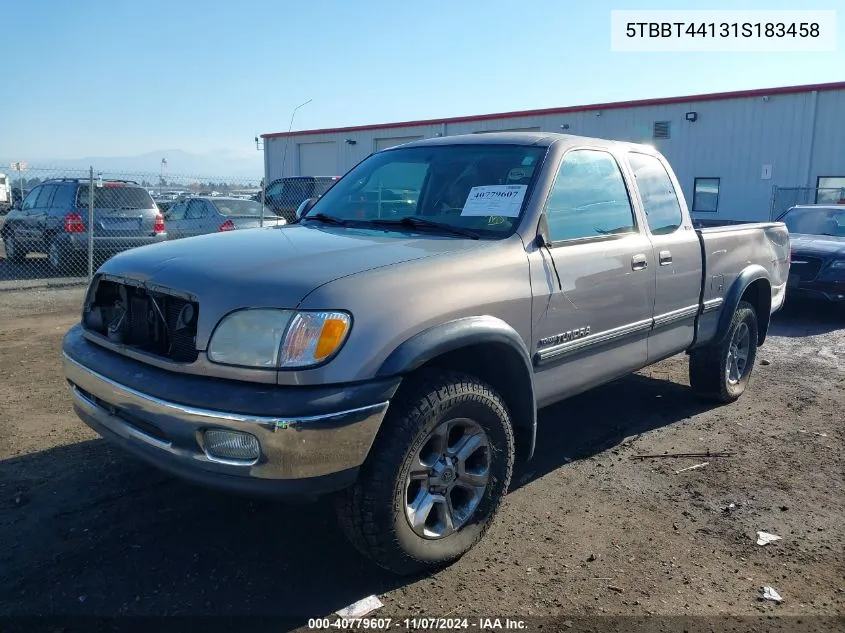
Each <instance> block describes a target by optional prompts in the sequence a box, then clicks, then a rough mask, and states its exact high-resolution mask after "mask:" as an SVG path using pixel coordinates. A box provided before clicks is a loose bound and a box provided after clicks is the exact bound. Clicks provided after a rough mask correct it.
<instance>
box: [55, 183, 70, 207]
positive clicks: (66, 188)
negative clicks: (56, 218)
mask: <svg viewBox="0 0 845 633" xmlns="http://www.w3.org/2000/svg"><path fill="white" fill-rule="evenodd" d="M73 191H74V187H73V185H60V186H58V187H56V195H54V196H53V202H52V203H51V204H50V206H51V207H61V208H62V209H67V208H69V207H70V206H71V205H73Z"/></svg>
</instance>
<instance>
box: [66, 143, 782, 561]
mask: <svg viewBox="0 0 845 633" xmlns="http://www.w3.org/2000/svg"><path fill="white" fill-rule="evenodd" d="M388 176H389V180H390V184H391V186H393V187H394V188H396V189H397V190H401V191H405V192H414V191H416V192H419V195H415V196H414V199H415V200H416V204H414V205H412V206H407V207H406V208H405V211H404V213H405V215H403V216H398V217H397V216H394V217H390V218H384V217H381V218H380V217H378V216H377V215H376V211H375V210H371V212H370V216H369V217H358V211H359V209H360V201H359V198H360V192H361V191H363V190H368V189H371V188H372V187H373V186H375V184H376V183H384V182H385V181H386V180H388ZM309 204H311V203H310V202H307V201H306V202H303V204H302V205H301V210H300V211H299V213H300V219H299V221H298V222H297V223H296V224H293V225H291V226H287V227H284V228H283V229H281V230H265V231H235V232H230V233H226V234H216V235H207V236H203V237H198V238H195V239H191V240H184V241H179V242H169V243H165V244H158V245H155V246H151V247H148V248H142V249H136V250H134V251H130V252H127V253H122V254H120V255H118V256H116V257H114V258H112V259H111V260H109V261H108V262H106V263H105V264H104V265H103V267H102V268H101V269H100V271H99V272H98V273H97V275H96V276H95V278H94V280H93V282H92V283H91V285H90V287H89V289H88V292H87V297H86V299H85V305H86V310H85V313H84V315H85V316H84V319H83V321H82V322H81V323H80V324H78V325H76V326H74V327H73V328H72V329H71V330H70V331H69V332H68V333H67V334H66V336H65V338H64V342H63V349H64V372H65V375H66V377H67V379H68V381H69V383H70V386H71V389H72V393H73V398H74V407H75V410H76V412H77V413H78V415H79V416H80V417H81V418H82V420H84V421H85V422H86V423H87V424H88V425H90V426H91V427H92V428H93V429H95V430H96V431H98V432H99V433H100V434H101V435H102V436H104V437H106V438H108V439H110V440H111V441H113V442H114V443H116V444H118V445H120V446H122V447H123V448H125V449H127V450H128V451H130V452H132V453H134V454H136V455H137V456H138V457H140V458H142V459H144V460H146V461H148V462H149V463H151V464H153V465H155V466H157V467H158V468H161V469H163V470H165V471H169V472H171V473H174V474H176V475H178V476H180V477H183V478H185V479H187V480H191V481H194V482H198V483H201V484H204V485H208V486H213V487H217V488H220V489H226V490H230V491H237V492H242V493H250V494H268V495H280V496H281V495H302V494H312V495H322V494H329V493H338V494H337V495H336V497H335V498H336V502H337V508H338V513H339V519H340V522H341V525H342V526H343V528H344V529H345V530H346V532H347V534H348V535H349V537H350V539H351V541H352V543H354V544H355V545H356V546H357V547H358V548H359V549H360V550H361V551H362V552H363V553H365V554H366V555H368V556H370V557H371V558H372V559H373V560H375V561H376V562H377V563H378V564H379V565H381V566H383V567H385V568H387V569H389V570H391V571H393V572H396V573H416V572H419V571H422V570H426V569H430V568H436V567H438V566H441V565H444V564H447V563H449V562H451V561H454V560H455V559H457V558H458V557H460V556H461V555H462V554H463V553H464V552H466V551H467V550H469V549H470V548H471V547H472V546H473V545H474V544H475V543H477V542H478V541H479V540H480V539H481V538H482V537H483V535H484V533H485V532H486V530H487V529H488V527H489V526H490V525H491V522H492V521H493V519H494V517H495V515H496V512H497V510H498V508H499V506H500V504H501V502H502V499H503V497H504V495H505V492H506V491H507V489H508V485H509V483H510V479H511V474H512V472H513V465H514V460H515V455H516V454H517V451H519V453H520V454H521V455H523V456H524V457H526V458H530V457H531V456H532V454H533V452H534V447H535V442H536V437H537V435H536V426H537V410H538V409H539V408H540V407H544V406H546V405H549V404H552V403H554V402H557V401H559V400H563V399H565V398H568V397H570V396H572V395H574V394H577V393H579V392H582V391H584V390H586V389H589V388H591V387H594V386H596V385H599V384H602V383H606V382H609V381H611V380H614V379H616V378H619V377H621V376H624V375H625V374H628V373H630V372H634V371H636V370H638V369H641V368H643V367H646V366H648V365H650V364H652V363H655V362H658V361H660V360H662V359H664V358H667V357H669V356H673V355H675V354H679V353H684V352H686V353H687V354H688V355H689V377H690V383H691V386H692V390H693V391H694V392H695V393H697V394H698V395H700V396H702V397H705V398H707V399H710V400H712V401H714V402H717V403H729V402H732V401H735V400H736V399H738V398H739V397H740V396H741V395H742V394H743V392H744V391H745V389H746V387H747V385H748V383H749V380H750V378H751V374H752V371H753V368H754V365H755V359H756V353H757V348H758V347H759V346H761V345H763V343H764V341H765V340H766V335H767V332H768V329H769V322H770V315H771V314H772V313H773V312H774V311H776V310H778V309H779V308H780V307H781V305H782V303H783V298H784V292H785V288H786V278H787V274H788V270H789V236H788V233H787V230H786V227H785V226H784V225H783V224H782V223H777V222H766V223H759V224H746V225H738V226H729V227H717V228H712V229H703V230H698V231H697V230H694V229H693V226H692V221H691V219H690V216H689V212H688V210H687V206H686V202H685V200H684V196H683V194H682V192H681V187H680V186H679V184H678V181H677V179H676V178H675V176H674V174H673V172H672V170H671V168H670V167H669V165H668V163H667V162H666V160H665V159H664V157H663V156H662V155H661V154H659V153H658V152H657V151H656V150H654V149H653V148H651V147H648V146H644V145H636V144H631V143H618V142H611V141H606V140H600V139H590V138H582V137H575V136H566V135H558V134H541V133H492V134H484V135H464V136H451V137H444V138H438V139H428V140H423V141H417V142H413V143H410V144H407V145H403V146H401V147H395V148H391V149H387V150H384V151H381V152H378V153H375V154H373V155H371V156H370V157H368V158H366V159H365V160H364V161H362V162H361V163H360V164H358V165H357V166H356V167H355V168H353V169H352V170H351V171H350V173H349V174H347V175H346V176H344V177H343V178H342V179H341V180H340V181H339V182H338V183H336V184H335V185H334V186H333V187H332V188H331V189H330V190H329V191H328V192H327V193H325V194H324V195H323V196H322V197H321V198H320V199H318V200H317V201H316V202H314V203H313V204H312V206H311V208H310V210H308V211H307V212H304V209H305V208H306V207H307V206H308V205H309ZM148 314H158V315H159V317H158V318H157V319H153V320H148V319H147V318H146V315H148ZM655 406H659V405H657V404H655ZM660 406H663V405H660ZM588 418H589V412H585V420H584V423H585V424H589V419H588Z"/></svg>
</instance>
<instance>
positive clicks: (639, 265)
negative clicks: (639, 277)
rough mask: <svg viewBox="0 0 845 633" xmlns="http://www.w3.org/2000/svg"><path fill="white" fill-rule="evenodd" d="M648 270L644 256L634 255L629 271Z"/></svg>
mask: <svg viewBox="0 0 845 633" xmlns="http://www.w3.org/2000/svg"><path fill="white" fill-rule="evenodd" d="M646 268H648V260H647V259H646V257H645V255H642V254H640V255H634V256H633V257H632V258H631V270H644V269H646Z"/></svg>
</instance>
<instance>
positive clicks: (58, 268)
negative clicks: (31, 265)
mask: <svg viewBox="0 0 845 633" xmlns="http://www.w3.org/2000/svg"><path fill="white" fill-rule="evenodd" d="M47 261H48V262H49V263H50V269H51V270H52V271H53V272H54V273H55V274H57V275H63V274H70V275H79V274H82V272H83V270H84V266H83V264H84V262H83V260H82V258H81V257H80V256H79V255H77V254H76V253H75V252H72V251H71V252H67V247H65V246H63V244H62V242H61V241H60V240H59V238H58V237H53V238H51V239H50V242H49V243H48V244H47Z"/></svg>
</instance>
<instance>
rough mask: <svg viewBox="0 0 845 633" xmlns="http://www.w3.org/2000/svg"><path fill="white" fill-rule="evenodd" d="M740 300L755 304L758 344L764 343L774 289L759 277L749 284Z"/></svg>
mask: <svg viewBox="0 0 845 633" xmlns="http://www.w3.org/2000/svg"><path fill="white" fill-rule="evenodd" d="M740 301H747V302H748V303H750V304H751V305H752V306H754V312H755V313H756V314H757V328H758V329H757V344H758V345H762V344H763V343H764V342H765V340H766V333H767V332H768V330H769V321H770V320H771V309H772V289H771V286H770V285H769V282H768V281H767V280H765V279H757V280H756V281H752V282H751V283H750V284H748V287H747V288H746V289H745V291H744V292H743V293H742V297H741V298H740Z"/></svg>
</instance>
